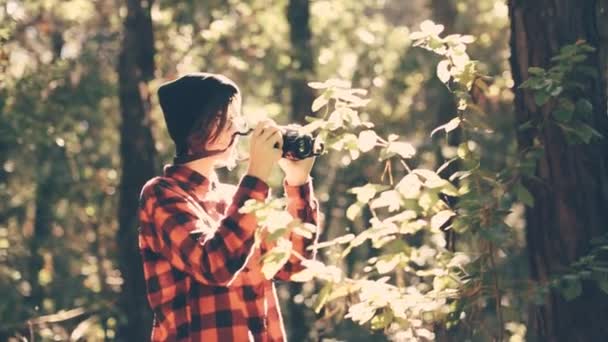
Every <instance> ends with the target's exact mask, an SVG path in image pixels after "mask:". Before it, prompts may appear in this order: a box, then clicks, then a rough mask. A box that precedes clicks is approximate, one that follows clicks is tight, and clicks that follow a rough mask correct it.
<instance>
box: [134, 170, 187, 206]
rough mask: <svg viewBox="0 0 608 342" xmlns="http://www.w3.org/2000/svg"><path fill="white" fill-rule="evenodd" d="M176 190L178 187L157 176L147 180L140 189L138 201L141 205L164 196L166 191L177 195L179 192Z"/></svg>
mask: <svg viewBox="0 0 608 342" xmlns="http://www.w3.org/2000/svg"><path fill="white" fill-rule="evenodd" d="M178 190H179V186H178V185H177V184H175V182H173V181H172V180H171V179H170V178H168V177H163V176H157V177H154V178H151V179H150V180H148V181H147V182H146V183H145V184H144V186H143V187H142V188H141V192H140V194H139V201H140V203H142V204H143V203H145V202H148V201H150V200H153V199H157V198H158V197H159V196H163V195H166V193H167V192H168V191H169V192H171V193H177V192H179V191H178Z"/></svg>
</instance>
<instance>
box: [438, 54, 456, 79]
mask: <svg viewBox="0 0 608 342" xmlns="http://www.w3.org/2000/svg"><path fill="white" fill-rule="evenodd" d="M437 77H438V78H439V80H440V81H441V82H443V83H447V82H448V81H449V80H450V77H452V75H451V73H450V61H448V60H447V59H444V60H442V61H441V62H439V63H438V64H437Z"/></svg>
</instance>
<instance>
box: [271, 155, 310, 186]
mask: <svg viewBox="0 0 608 342" xmlns="http://www.w3.org/2000/svg"><path fill="white" fill-rule="evenodd" d="M315 159H316V157H310V158H306V159H302V160H291V159H287V158H281V159H279V166H280V167H281V169H283V172H285V180H286V181H287V184H288V185H292V186H298V185H302V184H305V183H306V182H307V181H308V176H309V175H310V171H311V170H312V166H313V165H314V163H315Z"/></svg>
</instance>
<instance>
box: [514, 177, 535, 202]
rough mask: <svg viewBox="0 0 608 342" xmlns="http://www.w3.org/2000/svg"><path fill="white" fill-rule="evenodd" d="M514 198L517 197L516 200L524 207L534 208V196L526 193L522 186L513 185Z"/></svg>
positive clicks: (528, 192) (518, 184) (519, 184)
mask: <svg viewBox="0 0 608 342" xmlns="http://www.w3.org/2000/svg"><path fill="white" fill-rule="evenodd" d="M515 196H517V199H518V200H519V201H520V202H522V203H524V204H525V205H527V206H529V207H533V206H534V196H532V194H531V193H530V191H528V189H526V187H525V186H523V184H521V183H517V185H515Z"/></svg>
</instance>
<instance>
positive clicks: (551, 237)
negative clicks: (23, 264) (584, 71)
mask: <svg viewBox="0 0 608 342" xmlns="http://www.w3.org/2000/svg"><path fill="white" fill-rule="evenodd" d="M509 15H510V18H511V49H512V54H511V66H512V71H513V78H514V81H515V87H514V90H515V94H516V96H515V106H516V121H517V123H518V124H522V123H524V122H526V121H528V120H530V119H533V118H540V117H542V116H543V115H548V113H546V110H545V109H546V108H539V107H537V106H536V105H535V103H534V100H533V98H532V97H531V94H530V93H529V92H528V91H523V90H521V89H519V88H518V86H519V85H520V84H521V83H522V82H523V81H525V80H526V79H527V78H528V68H529V67H532V66H538V67H543V68H547V67H548V66H550V58H551V57H552V56H554V55H556V54H557V53H558V51H559V48H560V47H562V46H564V45H566V44H571V43H574V42H576V41H577V40H579V39H584V40H586V41H587V42H588V43H589V44H590V45H592V46H594V47H596V48H598V50H599V51H597V52H596V53H594V54H593V55H592V56H591V57H590V58H589V59H588V60H587V61H586V62H585V63H586V64H587V65H588V66H589V67H592V68H594V69H595V70H597V72H598V74H599V75H602V77H601V78H599V79H598V80H597V81H596V82H593V83H590V84H588V86H589V92H588V94H587V96H586V97H587V98H588V99H589V100H590V101H591V102H592V103H593V108H594V112H593V121H592V122H591V123H590V124H591V125H592V126H593V127H594V128H595V129H596V130H598V131H599V132H600V133H601V134H602V135H603V136H604V137H608V116H607V115H606V92H607V88H606V71H607V70H606V62H607V60H606V50H607V49H608V26H607V24H606V23H607V22H608V1H605V0H589V1H577V0H538V1H523V0H511V1H509ZM529 131H530V130H528V131H526V132H520V133H519V134H518V143H519V148H520V149H522V150H523V149H526V148H528V147H529V146H531V145H532V142H533V141H532V140H533V135H532V134H531V133H530V132H529ZM537 135H538V138H539V139H540V141H541V143H542V145H543V146H544V156H543V157H542V158H541V159H540V160H539V162H538V164H537V168H536V176H537V177H539V179H540V180H539V181H532V180H529V181H528V182H527V185H528V187H529V189H530V191H531V192H532V194H533V195H534V198H535V205H534V207H532V208H528V210H527V213H526V220H527V233H526V234H527V236H526V238H527V244H528V254H529V262H530V272H531V277H532V278H533V279H534V280H536V281H540V282H545V281H547V280H548V279H549V277H550V276H552V275H557V274H560V272H562V271H563V269H564V268H565V267H568V265H570V264H572V262H574V261H575V260H577V259H578V258H579V257H581V256H583V255H585V254H587V253H588V252H589V248H590V240H591V238H593V237H595V236H598V235H601V234H605V233H606V232H607V231H608V225H607V224H606V213H608V140H607V139H606V138H604V139H601V140H600V141H594V142H592V143H591V144H582V145H568V144H567V143H566V140H565V139H564V136H563V135H562V134H561V131H560V130H559V129H557V128H556V127H554V126H552V125H546V126H545V128H543V129H541V130H540V131H539V132H538V134H537ZM606 317H608V296H606V295H605V294H603V293H602V292H601V291H599V290H598V287H597V285H596V284H594V283H586V284H584V287H583V292H582V294H581V295H580V296H579V297H578V298H577V299H575V300H572V301H566V300H565V299H564V298H563V297H561V296H560V295H559V294H557V293H554V292H553V293H551V294H549V295H548V296H547V297H546V298H545V302H544V304H543V305H540V306H535V307H533V308H531V310H530V317H529V325H528V331H529V332H530V338H531V339H532V340H539V341H569V342H571V341H603V340H605V339H606V336H608V324H606Z"/></svg>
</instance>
